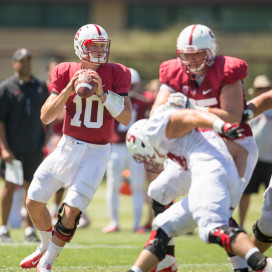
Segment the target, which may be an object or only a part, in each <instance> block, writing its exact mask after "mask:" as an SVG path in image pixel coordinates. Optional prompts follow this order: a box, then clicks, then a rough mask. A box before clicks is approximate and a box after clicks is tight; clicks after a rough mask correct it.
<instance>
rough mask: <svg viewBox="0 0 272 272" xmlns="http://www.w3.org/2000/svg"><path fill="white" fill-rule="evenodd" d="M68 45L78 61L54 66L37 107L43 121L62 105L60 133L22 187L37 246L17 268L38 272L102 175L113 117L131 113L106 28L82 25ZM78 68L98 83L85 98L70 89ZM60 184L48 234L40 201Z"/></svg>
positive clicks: (66, 237) (124, 72)
mask: <svg viewBox="0 0 272 272" xmlns="http://www.w3.org/2000/svg"><path fill="white" fill-rule="evenodd" d="M74 49H75V53H76V55H77V56H78V57H79V59H80V63H75V62H64V63H60V64H59V65H57V66H56V67H55V69H54V70H53V72H52V76H51V84H52V93H51V95H50V96H49V98H48V99H47V101H46V102H45V104H44V105H43V107H42V110H41V120H42V121H43V123H45V124H49V123H51V122H52V121H54V120H55V119H56V117H57V116H58V115H59V113H60V112H61V111H62V109H63V107H64V106H65V117H64V126H63V133H64V134H63V137H62V138H61V140H60V142H59V143H58V146H57V147H56V149H55V150H54V152H53V153H51V154H50V155H49V156H48V157H47V158H46V159H45V160H44V161H43V163H42V164H41V165H40V166H39V168H38V169H37V171H36V173H35V175H34V179H33V182H32V187H31V188H30V189H29V190H28V197H27V209H28V212H29V213H30V216H31V219H32V220H33V222H34V224H35V226H36V228H37V229H38V231H39V234H40V236H41V245H40V246H39V247H38V248H37V250H36V251H35V252H34V253H32V254H31V255H29V256H28V257H26V258H25V259H24V260H23V261H22V262H21V267H23V268H32V267H35V266H37V265H38V266H37V271H39V272H50V271H51V267H52V264H53V262H54V260H55V258H56V257H57V256H58V255H59V254H60V252H61V250H62V249H63V247H64V245H65V244H66V243H67V242H70V240H71V239H72V238H73V236H74V233H75V231H76V228H77V225H78V223H79V220H80V216H81V214H82V212H84V211H85V210H86V208H87V206H88V205H89V204H90V202H91V200H92V198H93V196H94V193H95V192H96V190H97V189H98V186H99V184H100V183H101V181H102V179H103V176H104V174H105V170H106V164H107V161H108V160H109V156H110V144H109V143H110V140H111V137H112V134H113V124H114V120H117V121H118V122H120V123H122V124H123V125H128V124H129V123H130V121H131V116H132V110H131V102H130V99H129V97H128V91H129V88H130V78H131V75H130V71H129V69H128V68H127V67H125V66H124V65H121V64H117V63H116V64H114V63H108V57H109V52H110V40H109V39H108V35H107V33H106V31H105V30H104V29H103V28H102V27H101V26H98V25H95V24H88V25H84V26H82V27H81V28H80V29H79V30H78V31H77V33H76V35H75V38H74ZM83 69H86V70H88V72H89V75H90V76H91V77H92V78H93V80H94V81H95V82H96V83H97V84H98V88H97V90H96V94H95V95H93V96H91V97H89V98H87V99H84V98H81V97H79V96H78V95H76V93H75V89H74V82H75V80H76V79H77V78H78V75H79V73H80V72H81V71H82V70H83ZM65 184H66V185H67V184H69V188H68V191H67V195H66V197H65V199H64V201H63V204H62V205H61V207H60V209H59V214H58V222H57V223H56V225H55V227H54V234H53V236H52V222H51V217H50V213H49V211H48V209H47V208H46V203H47V202H48V201H49V199H50V197H51V196H52V195H53V194H54V193H55V192H56V191H57V190H59V189H60V188H61V187H63V186H64V185H65Z"/></svg>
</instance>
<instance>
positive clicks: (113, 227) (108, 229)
mask: <svg viewBox="0 0 272 272" xmlns="http://www.w3.org/2000/svg"><path fill="white" fill-rule="evenodd" d="M118 231H119V227H118V226H117V225H114V224H109V225H108V226H106V227H105V228H103V229H102V232H104V233H111V232H118Z"/></svg>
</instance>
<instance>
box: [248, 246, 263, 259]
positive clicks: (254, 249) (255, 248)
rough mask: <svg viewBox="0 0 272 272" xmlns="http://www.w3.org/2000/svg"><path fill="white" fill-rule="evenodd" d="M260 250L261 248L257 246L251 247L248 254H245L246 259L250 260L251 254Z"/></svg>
mask: <svg viewBox="0 0 272 272" xmlns="http://www.w3.org/2000/svg"><path fill="white" fill-rule="evenodd" d="M258 251H260V250H259V249H258V248H257V247H253V248H251V249H250V250H249V251H248V252H247V254H246V256H245V259H246V261H248V259H249V258H250V256H251V255H252V254H254V253H255V252H258Z"/></svg>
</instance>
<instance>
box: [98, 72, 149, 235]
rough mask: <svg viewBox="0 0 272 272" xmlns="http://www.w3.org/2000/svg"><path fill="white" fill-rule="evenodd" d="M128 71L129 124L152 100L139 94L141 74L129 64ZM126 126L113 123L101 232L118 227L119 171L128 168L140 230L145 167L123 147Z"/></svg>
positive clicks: (135, 225) (136, 224)
mask: <svg viewBox="0 0 272 272" xmlns="http://www.w3.org/2000/svg"><path fill="white" fill-rule="evenodd" d="M129 69H130V72H131V88H130V91H129V97H130V99H131V104H132V121H131V122H130V124H129V126H131V125H132V124H133V123H134V122H135V121H136V120H140V119H143V118H145V117H146V112H147V111H148V110H150V109H151V106H152V104H151V103H150V101H148V100H147V99H146V98H145V96H143V95H142V94H141V77H140V74H139V73H138V71H136V70H135V69H133V68H129ZM129 126H124V125H123V124H121V123H119V122H115V123H114V137H113V138H112V150H111V157H110V160H109V162H108V165H107V193H106V200H107V209H108V214H109V217H110V224H109V225H108V226H106V227H105V228H103V230H102V231H103V232H104V233H110V232H116V231H119V229H120V228H119V224H120V222H119V209H118V206H119V188H120V184H121V182H122V180H123V177H122V172H123V171H124V170H125V169H129V170H130V173H131V175H130V186H131V189H132V190H131V191H132V207H133V215H134V216H133V217H134V220H133V231H134V232H136V233H143V232H145V229H144V228H143V227H141V225H140V223H141V219H142V209H143V204H144V191H145V169H144V167H143V165H141V164H138V163H136V162H135V161H134V160H133V158H132V157H131V154H130V153H129V151H128V150H127V147H126V134H127V131H128V129H129Z"/></svg>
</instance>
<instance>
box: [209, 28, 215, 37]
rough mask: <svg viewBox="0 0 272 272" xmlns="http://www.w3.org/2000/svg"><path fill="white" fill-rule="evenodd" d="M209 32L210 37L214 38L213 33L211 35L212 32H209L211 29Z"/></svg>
mask: <svg viewBox="0 0 272 272" xmlns="http://www.w3.org/2000/svg"><path fill="white" fill-rule="evenodd" d="M209 34H210V35H211V37H212V38H213V39H214V35H213V33H212V32H211V30H210V31H209Z"/></svg>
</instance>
